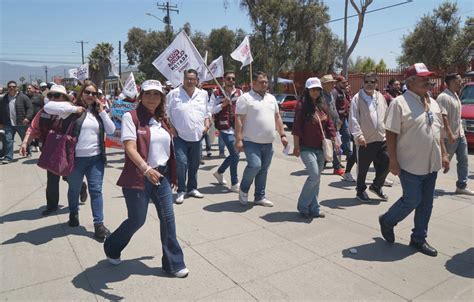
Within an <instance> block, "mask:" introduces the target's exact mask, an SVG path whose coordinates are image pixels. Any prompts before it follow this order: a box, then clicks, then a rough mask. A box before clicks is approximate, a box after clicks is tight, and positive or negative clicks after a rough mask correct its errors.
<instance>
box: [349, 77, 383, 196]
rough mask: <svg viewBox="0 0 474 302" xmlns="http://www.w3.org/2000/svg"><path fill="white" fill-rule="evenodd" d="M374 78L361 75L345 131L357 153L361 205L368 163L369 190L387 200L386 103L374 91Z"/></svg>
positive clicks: (375, 85)
mask: <svg viewBox="0 0 474 302" xmlns="http://www.w3.org/2000/svg"><path fill="white" fill-rule="evenodd" d="M377 82H378V77H377V75H376V74H375V72H369V73H366V74H365V75H364V84H363V88H362V89H361V90H360V91H359V92H358V93H357V94H356V95H354V97H353V98H352V104H351V107H350V115H349V129H350V131H351V134H352V136H353V137H354V142H355V144H356V152H357V188H356V190H357V195H356V198H357V199H358V200H360V201H362V202H368V201H369V196H368V195H367V193H366V192H365V190H366V188H367V186H366V184H365V180H366V177H367V172H368V171H369V167H370V165H371V163H372V162H373V163H374V167H375V179H374V181H373V183H372V184H371V185H370V187H369V190H370V191H371V192H373V193H374V194H375V195H377V196H378V197H379V198H380V199H381V200H388V197H387V195H385V193H384V192H383V190H382V187H383V184H384V182H385V178H386V177H387V175H388V172H389V171H388V163H389V157H388V154H387V144H386V142H385V125H384V119H385V111H386V110H387V103H386V101H385V98H384V96H383V95H382V94H381V93H380V92H378V91H377V90H375V88H377Z"/></svg>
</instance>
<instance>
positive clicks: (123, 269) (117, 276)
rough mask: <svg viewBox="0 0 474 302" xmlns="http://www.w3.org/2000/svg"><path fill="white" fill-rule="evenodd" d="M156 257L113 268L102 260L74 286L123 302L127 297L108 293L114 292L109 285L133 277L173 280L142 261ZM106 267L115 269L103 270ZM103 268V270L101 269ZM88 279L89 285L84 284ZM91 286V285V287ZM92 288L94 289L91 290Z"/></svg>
mask: <svg viewBox="0 0 474 302" xmlns="http://www.w3.org/2000/svg"><path fill="white" fill-rule="evenodd" d="M153 258H154V257H152V256H145V257H140V258H136V259H130V260H124V261H122V263H121V264H120V266H112V265H111V264H108V261H107V260H102V261H100V262H99V263H97V264H96V265H95V266H93V267H90V268H88V269H86V270H85V271H83V272H81V273H80V274H79V275H77V276H76V277H74V279H72V281H71V282H72V284H73V285H74V286H75V287H76V288H80V289H83V290H85V291H88V292H90V293H92V294H96V295H99V296H101V297H103V298H104V299H107V300H122V299H124V298H125V297H122V296H118V295H114V294H111V293H107V292H106V291H105V290H113V287H109V286H108V284H110V283H115V282H120V281H124V280H126V279H128V277H130V276H131V275H140V276H156V277H164V278H171V277H172V276H171V275H169V274H168V273H166V272H165V271H163V270H162V269H161V268H160V267H149V266H148V265H146V264H144V263H143V262H141V260H151V259H153ZM104 266H106V267H107V268H108V267H111V268H113V269H103V268H104ZM99 268H102V269H99ZM84 279H86V280H88V281H89V283H87V282H84V281H83V280H84ZM89 284H90V285H89ZM90 286H92V288H90Z"/></svg>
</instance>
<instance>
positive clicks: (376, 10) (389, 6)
mask: <svg viewBox="0 0 474 302" xmlns="http://www.w3.org/2000/svg"><path fill="white" fill-rule="evenodd" d="M411 2H413V0H407V1H405V2H400V3H396V4H392V5H388V6H384V7H381V8H376V9H372V10H368V11H366V12H365V14H370V13H374V12H378V11H380V10H384V9H387V8H392V7H395V6H399V5H404V4H407V3H411ZM357 16H358V15H357V14H355V15H350V16H347V19H350V18H354V17H357ZM341 20H344V17H342V18H337V19H333V20H329V21H328V22H326V23H332V22H336V21H341Z"/></svg>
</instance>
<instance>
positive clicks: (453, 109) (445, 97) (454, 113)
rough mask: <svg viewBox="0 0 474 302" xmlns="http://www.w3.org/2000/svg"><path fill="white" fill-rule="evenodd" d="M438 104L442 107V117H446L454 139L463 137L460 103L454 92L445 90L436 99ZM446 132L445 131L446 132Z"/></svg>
mask: <svg viewBox="0 0 474 302" xmlns="http://www.w3.org/2000/svg"><path fill="white" fill-rule="evenodd" d="M436 100H437V101H438V103H439V104H440V105H441V107H443V109H444V110H443V115H446V116H447V117H448V122H449V127H450V128H451V131H452V132H453V134H454V137H455V138H458V137H463V136H464V130H463V128H462V126H461V110H462V105H461V101H460V100H459V97H458V95H457V93H456V92H452V91H451V90H449V89H445V90H444V91H443V92H442V93H440V94H439V95H438V98H436ZM446 131H447V130H446Z"/></svg>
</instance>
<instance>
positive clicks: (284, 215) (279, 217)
mask: <svg viewBox="0 0 474 302" xmlns="http://www.w3.org/2000/svg"><path fill="white" fill-rule="evenodd" d="M260 218H262V219H263V220H265V221H267V222H286V221H288V222H301V223H310V222H311V221H313V219H312V218H303V217H301V215H300V214H299V213H298V212H296V211H295V212H273V213H268V214H265V215H263V216H261V217H260Z"/></svg>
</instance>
